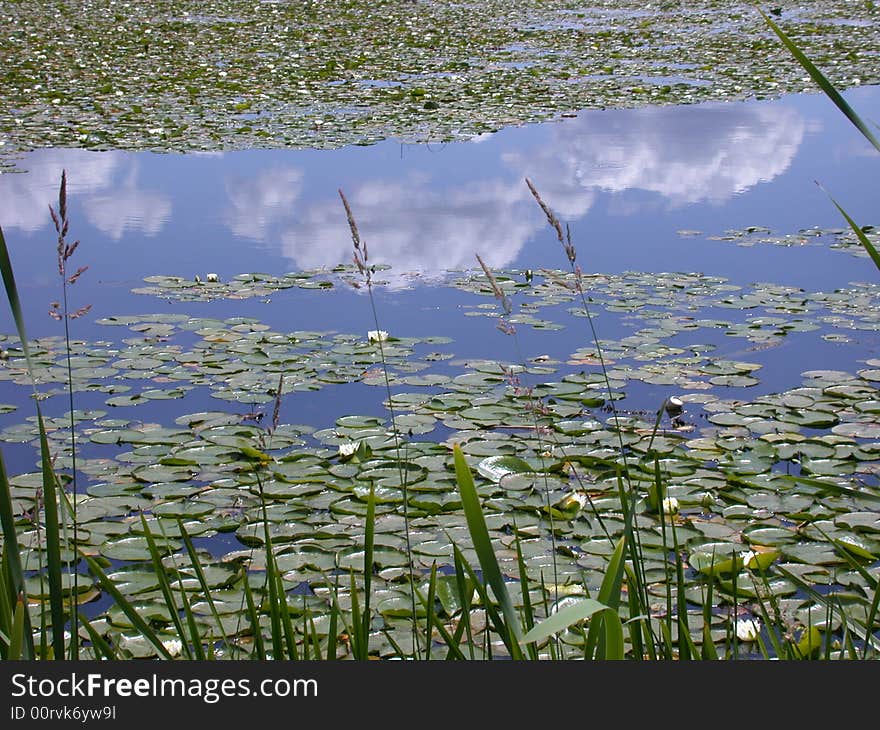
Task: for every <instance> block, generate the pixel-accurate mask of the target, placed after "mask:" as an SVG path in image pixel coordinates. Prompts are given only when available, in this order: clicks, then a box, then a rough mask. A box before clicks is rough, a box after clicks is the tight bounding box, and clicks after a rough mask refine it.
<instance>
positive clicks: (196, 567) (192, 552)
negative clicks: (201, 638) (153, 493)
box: [177, 519, 229, 646]
mask: <svg viewBox="0 0 880 730" xmlns="http://www.w3.org/2000/svg"><path fill="white" fill-rule="evenodd" d="M177 528H178V532H180V537H181V538H182V539H183V544H184V545H185V546H186V552H187V554H188V555H189V562H190V565H192V568H193V571H194V572H195V574H196V579H197V580H198V581H199V587H200V588H201V589H202V593H203V594H204V596H205V600H206V601H207V602H208V607H209V608H210V610H211V615H212V616H213V617H214V621H216V622H217V627H218V628H219V629H220V635H221V636H222V637H223V645H224V646H229V637H228V636H227V635H226V631H225V630H224V628H223V622H222V621H221V620H220V613H219V611H217V606H216V604H215V603H214V598H213V597H212V596H211V589H210V588H209V587H208V581H207V579H206V578H205V571H204V570H202V563H201V561H200V560H199V556H198V553H196V549H195V547H193V543H192V538H191V537H190V535H189V533H188V532H187V531H186V528H185V527H184V526H183V520H180V519H178V520H177Z"/></svg>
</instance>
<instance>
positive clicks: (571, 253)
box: [525, 178, 650, 612]
mask: <svg viewBox="0 0 880 730" xmlns="http://www.w3.org/2000/svg"><path fill="white" fill-rule="evenodd" d="M525 182H526V185H527V186H528V188H529V191H530V192H531V193H532V196H533V197H534V198H535V201H536V202H537V203H538V205H539V206H540V208H541V210H542V211H543V212H544V215H545V216H546V218H547V222H548V223H549V224H550V226H551V227H552V228H553V230H554V231H555V232H556V237H557V239H558V240H559V243H560V244H561V245H562V248H563V251H564V252H565V256H566V258H567V259H568V263H569V268H570V269H571V273H572V276H573V277H574V285H575V291H576V293H577V295H578V297H579V298H580V301H581V307H582V308H583V311H584V315H585V316H586V318H587V323H588V325H589V327H590V333H591V335H592V338H593V344H594V345H595V346H596V352H597V353H598V356H599V366H600V369H601V371H602V378H603V380H604V381H605V388H606V390H607V392H608V404H609V407H610V408H611V414H612V417H613V419H614V426H615V428H614V431H615V433H616V434H617V446H618V451H619V453H620V459H621V464H622V474H621V473H618V479H621V478H622V479H624V480H625V481H626V484H627V487H628V492H629V502H630V504H629V508H628V509H627V508H626V505H623V506H624V509H625V512H626V514H627V516H628V517H627V527H626V530H625V531H626V534H627V535H628V537H629V538H630V539H628V540H627V548H628V550H629V551H630V554H631V557H632V560H633V564H634V566H635V568H636V570H635V574H636V576H637V577H638V578H639V581H638V585H637V586H636V589H637V590H638V591H639V596H640V599H641V601H642V604H643V605H642V608H643V610H645V611H646V612H647V611H648V610H649V606H650V599H649V596H648V583H647V579H646V578H645V565H644V560H641V559H640V555H639V554H640V552H641V543H640V540H639V535H638V530H636V529H633V528H634V522H635V520H636V516H635V515H636V512H635V505H636V501H637V498H638V495H637V493H636V491H635V489H634V488H633V485H632V481H631V479H630V466H629V460H628V458H627V450H626V446H625V445H624V443H623V435H622V433H621V426H620V417H619V414H618V411H617V406H615V404H614V392H613V389H612V387H611V378H610V377H609V375H608V367H607V366H606V364H605V355H604V353H603V351H602V345H601V343H600V341H599V335H598V333H597V332H596V325H595V322H594V321H593V315H592V312H591V310H590V307H589V305H588V304H587V295H586V291H585V287H584V279H583V271H582V270H581V267H580V266H579V265H578V264H577V250H576V249H575V246H574V244H573V243H572V241H571V229H570V228H569V227H568V225H566V227H565V232H564V233H563V229H562V224H561V223H560V222H559V219H558V218H557V217H556V214H555V213H554V212H553V210H552V209H551V208H550V206H549V205H548V204H547V203H545V202H544V199H543V198H542V197H541V194H540V193H539V192H538V189H537V188H536V187H535V186H534V184H533V183H532V181H531V180H529V178H526V179H525ZM621 499H623V495H621Z"/></svg>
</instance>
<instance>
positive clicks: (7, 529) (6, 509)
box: [0, 452, 34, 659]
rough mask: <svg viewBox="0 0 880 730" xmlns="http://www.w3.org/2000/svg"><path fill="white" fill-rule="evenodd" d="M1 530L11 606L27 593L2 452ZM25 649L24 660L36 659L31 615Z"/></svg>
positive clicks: (0, 475)
mask: <svg viewBox="0 0 880 730" xmlns="http://www.w3.org/2000/svg"><path fill="white" fill-rule="evenodd" d="M0 528H2V534H3V558H4V560H5V562H6V565H7V572H8V585H9V595H10V597H12V598H11V600H10V604H12V603H14V602H15V600H16V597H17V596H19V595H23V594H24V592H25V586H24V573H23V572H22V569H21V553H20V552H19V547H18V533H17V531H16V529H15V517H14V514H13V511H12V493H11V492H10V490H9V480H8V478H7V476H6V464H5V463H4V461H3V454H2V452H0ZM24 623H25V626H24V648H23V650H22V658H23V659H33V658H34V637H33V632H32V630H31V619H30V615H28V614H26V615H25V617H24Z"/></svg>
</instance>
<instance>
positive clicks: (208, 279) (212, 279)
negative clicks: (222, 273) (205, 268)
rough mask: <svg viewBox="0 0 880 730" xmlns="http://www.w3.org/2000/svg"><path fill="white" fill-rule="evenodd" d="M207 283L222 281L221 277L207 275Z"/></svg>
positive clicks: (212, 274)
mask: <svg viewBox="0 0 880 730" xmlns="http://www.w3.org/2000/svg"><path fill="white" fill-rule="evenodd" d="M205 281H220V277H219V275H217V274H214V273H211V274H205Z"/></svg>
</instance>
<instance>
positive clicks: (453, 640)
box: [416, 586, 466, 660]
mask: <svg viewBox="0 0 880 730" xmlns="http://www.w3.org/2000/svg"><path fill="white" fill-rule="evenodd" d="M429 587H430V586H429ZM416 598H418V599H419V602H420V603H421V604H422V606H424V608H425V611H426V613H427V614H428V615H429V616H430V615H431V613H432V612H431V610H430V609H429V608H428V606H429V604H431V603H432V596H431V592H430V590H429V591H428V597H427V598H426V597H425V595H424V594H423V593H422V592H421V591H420V590H418V589H416ZM459 626H461V624H459ZM432 628H434V629H436V630H437V633H438V634H440V638H441V639H443V644H444V645H445V646H446V648H447V653H446V659H447V660H450V659H459V660H464V659H466V657H465V655H464V654H462V652H461V649H460V648H459V643H460V642H461V633H462V631H463V629H462V630H459V629H458V628H457V629H456V633H455V635H452V634H450V633H449V629H447V628H446V627H445V626H444V625H443V622H442V621H434V622H433V624H432ZM428 636H429V637H430V636H431V632H430V631H429V633H428ZM429 642H430V638H429ZM426 654H427V656H426V659H428V658H430V656H431V652H430V644H429V645H428V651H427V652H426Z"/></svg>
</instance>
